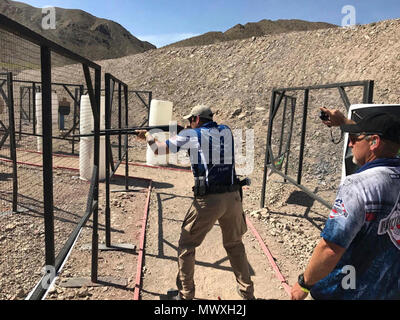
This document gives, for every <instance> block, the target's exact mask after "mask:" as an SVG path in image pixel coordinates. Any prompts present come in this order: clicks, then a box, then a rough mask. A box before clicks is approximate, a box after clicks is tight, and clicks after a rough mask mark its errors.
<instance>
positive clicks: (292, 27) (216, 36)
mask: <svg viewBox="0 0 400 320" xmlns="http://www.w3.org/2000/svg"><path fill="white" fill-rule="evenodd" d="M334 27H337V26H335V25H332V24H329V23H325V22H308V21H303V20H297V19H292V20H277V21H271V20H266V19H264V20H261V21H259V22H249V23H246V24H245V25H242V24H237V25H235V26H234V27H232V28H230V29H229V30H227V31H225V32H215V31H214V32H207V33H205V34H202V35H200V36H196V37H193V38H189V39H185V40H182V41H178V42H175V43H172V44H170V45H168V46H166V47H190V46H204V45H207V44H214V43H218V42H224V41H230V40H239V39H247V38H251V37H260V36H265V35H271V34H278V33H286V32H292V31H308V30H316V29H324V28H334Z"/></svg>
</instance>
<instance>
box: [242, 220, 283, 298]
mask: <svg viewBox="0 0 400 320" xmlns="http://www.w3.org/2000/svg"><path fill="white" fill-rule="evenodd" d="M246 222H247V225H248V226H249V228H250V230H251V232H252V233H253V234H254V236H255V237H256V238H257V240H258V243H259V244H260V246H261V249H262V250H263V251H264V253H265V255H266V256H267V258H268V261H269V263H270V264H271V266H272V268H273V269H274V271H275V274H276V276H277V277H278V279H279V280H280V282H281V284H282V286H283V288H284V289H285V291H286V292H287V294H288V295H289V296H291V288H290V286H289V285H288V284H287V281H286V280H285V278H284V277H283V275H282V273H281V271H280V270H279V268H278V266H277V265H276V263H275V260H274V257H273V256H272V254H271V252H270V251H269V249H268V247H267V246H266V245H265V243H264V240H263V239H262V238H261V236H260V234H259V233H258V231H257V230H256V228H254V226H253V224H252V223H251V221H250V219H249V218H247V217H246Z"/></svg>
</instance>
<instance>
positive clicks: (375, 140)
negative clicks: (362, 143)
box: [371, 135, 381, 148]
mask: <svg viewBox="0 0 400 320" xmlns="http://www.w3.org/2000/svg"><path fill="white" fill-rule="evenodd" d="M380 142H381V137H380V136H378V135H374V136H372V139H371V147H374V148H377V147H378V146H379V145H380Z"/></svg>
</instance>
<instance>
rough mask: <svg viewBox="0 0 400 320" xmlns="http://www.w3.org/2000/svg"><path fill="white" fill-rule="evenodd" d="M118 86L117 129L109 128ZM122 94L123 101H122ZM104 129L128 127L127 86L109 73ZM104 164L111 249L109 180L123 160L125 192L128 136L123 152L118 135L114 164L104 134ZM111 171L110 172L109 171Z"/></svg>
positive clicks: (107, 74) (107, 238)
mask: <svg viewBox="0 0 400 320" xmlns="http://www.w3.org/2000/svg"><path fill="white" fill-rule="evenodd" d="M116 85H117V86H118V91H117V92H118V128H111V115H112V112H113V110H112V106H113V100H114V93H115V86H116ZM122 92H123V95H124V101H122ZM122 104H124V110H125V123H124V124H123V123H122V111H123V110H122V109H123V108H122ZM105 113H106V114H105V118H106V119H105V129H106V131H107V130H110V129H117V130H121V129H124V128H127V127H128V125H129V112H128V85H127V84H125V83H124V82H122V81H121V80H119V79H117V78H115V77H114V76H112V75H111V74H110V73H106V74H105ZM105 143H106V147H105V149H106V150H105V157H106V159H105V163H106V211H105V225H106V247H111V208H110V192H111V190H110V180H111V178H112V177H113V176H114V175H115V173H116V172H117V170H118V167H119V166H120V164H121V163H122V161H123V160H124V159H125V190H126V191H127V190H128V189H129V188H128V177H129V165H128V154H129V146H128V134H127V133H126V134H125V150H122V134H121V133H120V134H118V163H117V164H114V160H113V159H114V158H113V154H112V147H111V139H110V134H109V133H106V136H105ZM110 169H111V171H110Z"/></svg>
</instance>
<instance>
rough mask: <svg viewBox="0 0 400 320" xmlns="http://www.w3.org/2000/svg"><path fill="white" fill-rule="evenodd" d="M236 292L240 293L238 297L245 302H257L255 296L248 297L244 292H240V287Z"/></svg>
mask: <svg viewBox="0 0 400 320" xmlns="http://www.w3.org/2000/svg"><path fill="white" fill-rule="evenodd" d="M236 291H237V293H238V295H239V296H240V297H241V298H242V299H243V300H257V299H256V297H255V296H254V295H251V296H249V295H247V294H244V293H243V292H242V291H240V289H239V287H236Z"/></svg>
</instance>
